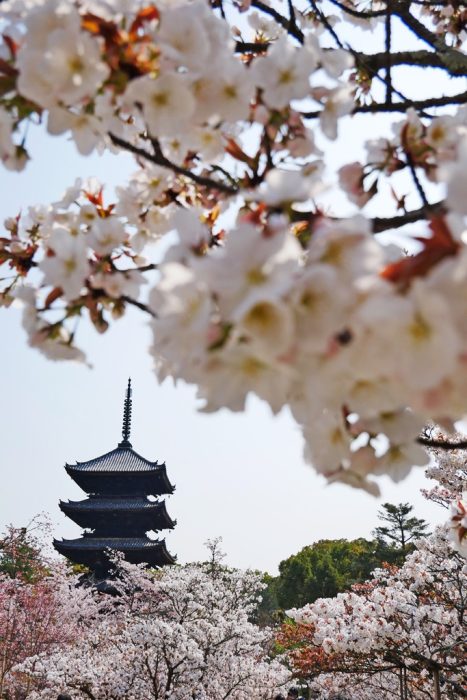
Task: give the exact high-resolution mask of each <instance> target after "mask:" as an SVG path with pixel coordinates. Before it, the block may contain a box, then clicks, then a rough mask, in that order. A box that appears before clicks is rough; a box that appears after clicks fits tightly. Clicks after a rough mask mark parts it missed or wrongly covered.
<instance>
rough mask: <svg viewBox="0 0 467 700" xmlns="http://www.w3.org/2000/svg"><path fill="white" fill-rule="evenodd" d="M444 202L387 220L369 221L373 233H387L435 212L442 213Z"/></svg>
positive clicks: (376, 219)
mask: <svg viewBox="0 0 467 700" xmlns="http://www.w3.org/2000/svg"><path fill="white" fill-rule="evenodd" d="M443 208H444V202H436V203H435V204H431V205H429V206H423V207H420V209H414V210H413V211H408V212H406V213H404V214H401V215H400V216H392V217H389V218H385V219H383V218H379V217H377V218H375V219H372V220H371V224H372V231H373V233H382V232H383V231H389V230H390V229H393V228H401V226H405V225H406V224H413V223H415V222H416V221H422V220H423V219H426V217H427V214H434V213H436V212H441V211H443Z"/></svg>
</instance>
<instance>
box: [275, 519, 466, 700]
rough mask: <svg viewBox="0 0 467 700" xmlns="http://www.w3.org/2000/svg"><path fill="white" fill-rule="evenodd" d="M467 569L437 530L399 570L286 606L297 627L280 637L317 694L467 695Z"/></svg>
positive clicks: (385, 571) (380, 697) (381, 697)
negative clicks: (300, 605) (350, 588)
mask: <svg viewBox="0 0 467 700" xmlns="http://www.w3.org/2000/svg"><path fill="white" fill-rule="evenodd" d="M465 570H466V567H465V560H464V559H463V558H462V557H461V556H460V555H459V554H458V553H457V552H455V551H454V550H452V548H451V546H450V543H449V540H448V539H447V537H446V533H445V532H443V531H441V530H439V531H438V532H437V533H435V534H434V535H432V536H430V537H429V538H426V539H425V540H423V541H421V542H419V543H418V544H417V550H416V551H415V552H414V553H413V554H410V555H409V556H408V557H407V560H406V562H405V563H404V565H403V566H402V567H401V568H400V569H396V568H395V567H388V568H386V569H381V570H377V571H376V572H375V574H374V578H373V580H372V581H371V582H369V583H368V584H363V585H359V586H356V587H355V589H354V591H353V592H350V593H340V594H338V595H337V597H336V598H329V599H321V600H318V601H316V602H315V603H313V604H311V605H309V606H305V607H304V608H302V609H301V610H293V611H290V614H291V615H292V617H293V618H295V619H296V620H297V621H299V622H300V623H301V624H300V625H299V626H298V627H297V628H294V627H292V628H287V627H285V629H284V631H283V633H282V635H281V642H282V644H285V646H286V647H288V648H289V649H291V651H290V659H291V662H292V665H293V666H294V668H295V670H296V672H297V673H299V674H300V675H301V676H302V677H305V678H307V679H309V680H310V682H311V687H312V688H313V689H314V690H317V691H319V692H320V693H322V695H320V696H319V697H323V698H332V697H334V696H335V695H337V694H339V693H341V694H342V696H343V697H349V698H352V697H358V698H365V699H366V698H375V697H377V698H378V700H385V699H386V698H387V699H389V698H400V699H401V700H405V699H406V698H409V697H410V698H416V699H417V700H418V699H419V698H420V700H421V698H432V699H433V700H439V699H440V698H441V697H447V698H449V697H456V698H457V697H459V698H460V697H467V687H466V686H465V668H466V663H467V658H466V653H465V652H466V647H465V645H466V641H467V629H466V624H465V607H466V583H467V578H466V575H465V573H466V571H465ZM442 687H444V691H443V692H444V695H443V696H442V695H441V688H442Z"/></svg>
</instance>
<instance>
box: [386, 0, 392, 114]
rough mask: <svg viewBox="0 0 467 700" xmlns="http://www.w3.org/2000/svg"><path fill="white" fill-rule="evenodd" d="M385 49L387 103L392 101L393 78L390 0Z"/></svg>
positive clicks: (387, 10) (387, 5)
mask: <svg viewBox="0 0 467 700" xmlns="http://www.w3.org/2000/svg"><path fill="white" fill-rule="evenodd" d="M385 30H386V36H385V42H386V46H385V50H386V62H385V63H386V65H385V68H386V104H391V102H392V78H391V10H390V9H389V2H387V3H386V18H385Z"/></svg>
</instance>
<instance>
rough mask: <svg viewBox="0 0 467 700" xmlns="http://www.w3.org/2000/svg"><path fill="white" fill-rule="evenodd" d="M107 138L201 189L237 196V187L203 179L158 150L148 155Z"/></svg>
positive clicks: (116, 139)
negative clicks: (181, 176)
mask: <svg viewBox="0 0 467 700" xmlns="http://www.w3.org/2000/svg"><path fill="white" fill-rule="evenodd" d="M109 137H110V139H111V141H112V143H114V144H115V145H116V146H119V148H123V150H125V151H129V152H130V153H133V155H135V156H139V157H140V158H144V159H145V160H148V161H150V162H151V163H154V164H155V165H160V166H161V167H162V168H167V169H168V170H172V172H174V173H177V175H183V176H184V177H187V178H188V179H190V180H193V182H196V183H197V184H198V185H202V186H203V187H207V188H208V189H212V190H213V189H214V190H218V191H220V192H225V193H226V194H231V195H234V194H237V192H238V187H232V186H231V185H226V184H225V183H223V182H218V181H217V180H213V179H212V178H210V177H205V176H204V175H197V174H196V173H194V172H192V171H191V170H189V169H188V168H183V167H182V166H181V165H177V164H176V163H172V161H170V160H169V159H168V158H166V157H165V156H164V155H163V153H162V151H161V150H160V148H157V149H156V152H155V153H148V152H147V151H145V150H144V149H143V148H138V147H137V146H133V144H131V143H129V142H128V141H125V140H124V139H121V138H120V137H119V136H116V135H115V134H111V133H109ZM155 143H157V142H153V145H154V144H155Z"/></svg>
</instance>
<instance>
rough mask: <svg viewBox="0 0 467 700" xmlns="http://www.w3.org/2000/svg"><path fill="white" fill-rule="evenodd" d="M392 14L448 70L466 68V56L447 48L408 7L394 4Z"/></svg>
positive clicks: (438, 36)
mask: <svg viewBox="0 0 467 700" xmlns="http://www.w3.org/2000/svg"><path fill="white" fill-rule="evenodd" d="M393 12H394V14H395V15H397V16H398V17H399V19H400V20H401V21H402V22H403V23H404V24H405V26H406V27H408V28H409V29H410V30H411V31H412V32H413V33H414V34H415V35H416V36H417V37H418V38H419V39H421V40H422V41H424V42H425V43H426V44H428V45H429V46H431V47H432V48H433V49H435V51H436V52H437V53H438V55H440V57H441V60H442V61H443V62H444V63H445V64H446V66H447V67H448V68H451V67H452V68H454V69H456V68H461V67H462V68H464V69H465V68H467V56H466V55H465V54H463V53H462V52H461V51H457V49H453V48H451V47H450V46H447V45H446V44H445V43H444V41H443V39H442V38H441V36H440V35H439V34H434V33H433V32H432V31H430V29H428V27H426V26H425V25H424V24H423V22H420V21H419V20H418V19H416V17H414V16H413V15H412V14H411V13H410V12H409V10H408V7H407V6H405V5H402V4H399V3H394V9H393Z"/></svg>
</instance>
